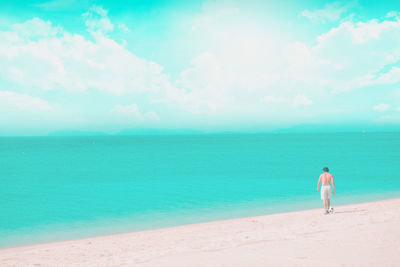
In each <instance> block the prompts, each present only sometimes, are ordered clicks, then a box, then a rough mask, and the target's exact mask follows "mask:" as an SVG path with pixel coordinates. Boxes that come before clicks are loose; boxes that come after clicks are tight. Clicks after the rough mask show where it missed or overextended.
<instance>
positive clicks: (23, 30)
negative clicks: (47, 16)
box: [11, 17, 62, 37]
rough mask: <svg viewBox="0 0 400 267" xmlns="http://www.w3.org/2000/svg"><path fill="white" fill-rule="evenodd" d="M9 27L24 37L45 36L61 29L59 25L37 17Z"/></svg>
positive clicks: (54, 33)
mask: <svg viewBox="0 0 400 267" xmlns="http://www.w3.org/2000/svg"><path fill="white" fill-rule="evenodd" d="M11 28H12V29H13V30H14V31H15V32H18V34H19V35H20V36H25V37H47V36H53V35H56V34H57V33H59V32H61V31H62V28H61V27H53V26H52V25H51V22H50V21H43V20H41V19H39V18H37V17H35V18H33V19H31V20H27V21H25V22H24V23H20V24H14V25H12V27H11Z"/></svg>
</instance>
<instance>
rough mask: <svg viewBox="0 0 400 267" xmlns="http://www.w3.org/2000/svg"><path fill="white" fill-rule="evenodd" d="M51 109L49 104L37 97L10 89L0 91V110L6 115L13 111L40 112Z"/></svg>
mask: <svg viewBox="0 0 400 267" xmlns="http://www.w3.org/2000/svg"><path fill="white" fill-rule="evenodd" d="M51 110H52V107H51V105H50V104H49V103H48V102H47V101H45V100H43V99H41V98H39V97H33V96H30V95H27V94H19V93H15V92H10V91H0V111H1V112H6V113H7V114H8V115H10V114H11V113H15V112H23V113H40V112H48V111H51Z"/></svg>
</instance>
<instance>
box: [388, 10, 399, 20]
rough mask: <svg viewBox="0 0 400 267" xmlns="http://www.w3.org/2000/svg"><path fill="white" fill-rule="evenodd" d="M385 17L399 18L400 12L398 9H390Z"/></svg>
mask: <svg viewBox="0 0 400 267" xmlns="http://www.w3.org/2000/svg"><path fill="white" fill-rule="evenodd" d="M386 17H387V18H396V19H399V18H400V12H399V11H396V10H392V11H390V12H388V13H387V14H386Z"/></svg>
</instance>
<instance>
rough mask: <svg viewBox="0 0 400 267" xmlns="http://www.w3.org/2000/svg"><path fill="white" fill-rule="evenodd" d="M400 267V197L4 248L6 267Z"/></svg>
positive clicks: (0, 258) (1, 257)
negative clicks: (331, 210)
mask: <svg viewBox="0 0 400 267" xmlns="http://www.w3.org/2000/svg"><path fill="white" fill-rule="evenodd" d="M132 265H135V266H248V267H250V266H400V199H392V200H384V201H378V202H370V203H363V204H356V205H349V206H341V207H336V209H335V213H334V214H330V215H323V214H322V209H318V210H307V211H299V212H291V213H284V214H275V215H267V216H258V217H250V218H243V219H235V220H226V221H217V222H210V223H202V224H194V225H185V226H179V227H171V228H163V229H158V230H151V231H143V232H134V233H126V234H119V235H109V236H100V237H94V238H87V239H79V240H72V241H64V242H56V243H46V244H39V245H33V246H22V247H16V248H8V249H2V250H0V266H132Z"/></svg>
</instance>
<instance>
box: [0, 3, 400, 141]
mask: <svg viewBox="0 0 400 267" xmlns="http://www.w3.org/2000/svg"><path fill="white" fill-rule="evenodd" d="M305 125H323V126H325V125H327V126H329V127H331V128H332V129H334V128H335V127H339V128H340V127H341V129H346V127H347V128H349V129H350V128H352V127H354V126H355V125H358V126H359V127H361V128H360V129H362V128H363V127H364V128H368V127H373V128H374V129H380V128H382V129H386V128H388V127H389V128H390V127H392V126H393V127H398V126H399V125H400V9H399V6H398V5H397V4H396V1H366V0H358V1H333V2H332V1H321V0H299V1H254V0H248V1H220V0H209V1H197V0H193V1H183V0H182V1H177V0H175V1H173V0H164V1H151V0H132V1H122V0H112V1H94V0H93V1H92V0H54V1H48V0H45V1H23V0H21V1H4V0H0V135H3V136H4V135H6V136H10V135H47V134H49V133H53V132H57V131H89V132H104V133H111V134H112V133H118V132H119V131H122V130H126V129H169V130H171V129H193V130H199V131H205V132H218V131H250V132H262V131H273V130H276V129H282V128H296V127H302V126H305Z"/></svg>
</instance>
